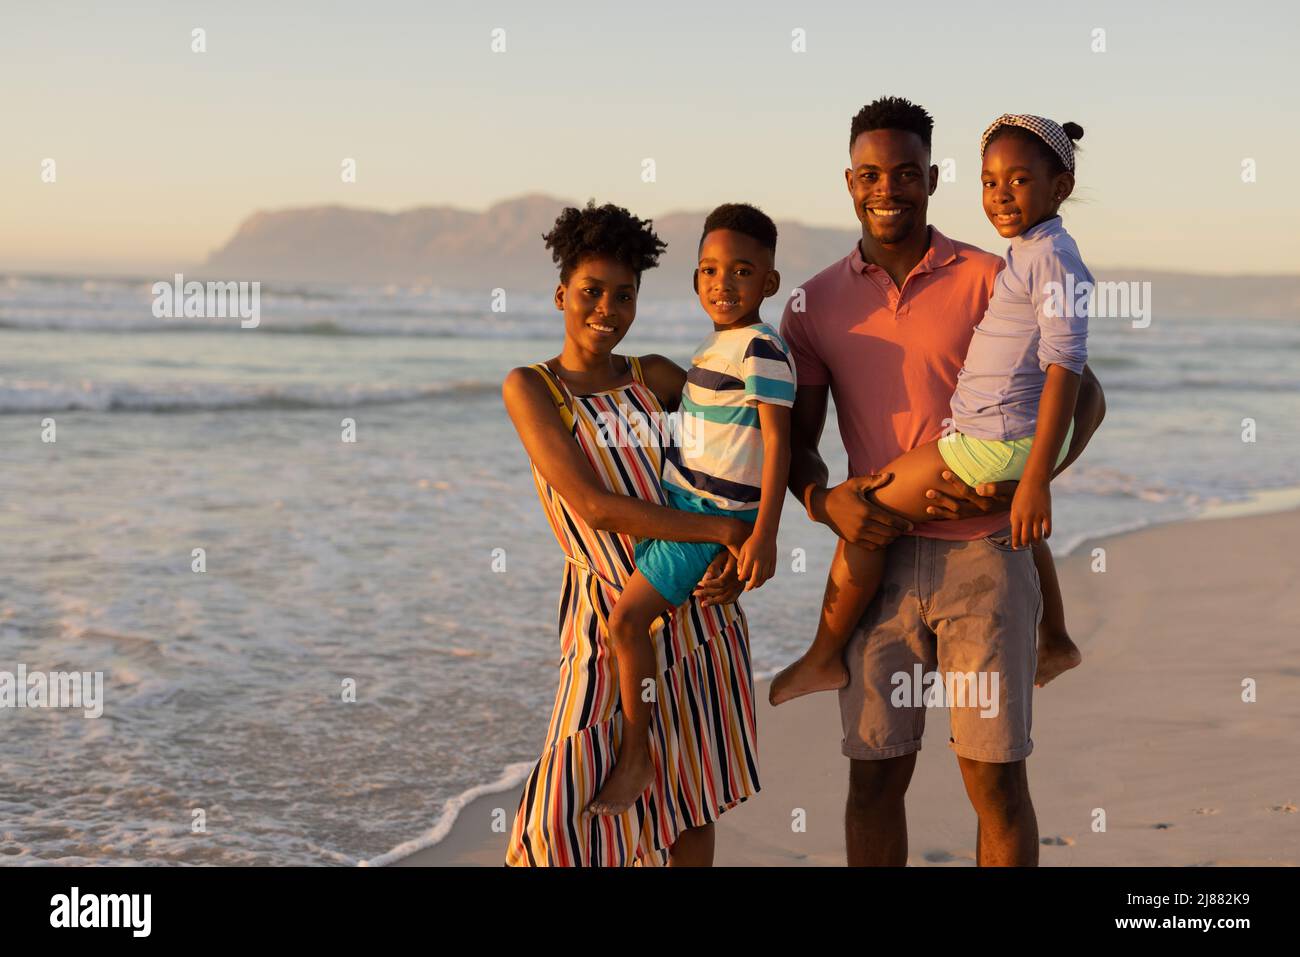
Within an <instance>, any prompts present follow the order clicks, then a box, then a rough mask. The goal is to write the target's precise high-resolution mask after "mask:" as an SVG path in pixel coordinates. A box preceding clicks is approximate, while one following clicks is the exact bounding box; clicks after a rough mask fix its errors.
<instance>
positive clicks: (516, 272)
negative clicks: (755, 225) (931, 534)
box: [201, 194, 1300, 319]
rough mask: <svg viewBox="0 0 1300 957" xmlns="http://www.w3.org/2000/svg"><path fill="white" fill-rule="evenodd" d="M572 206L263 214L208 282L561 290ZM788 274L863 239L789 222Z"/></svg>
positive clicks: (1185, 295)
mask: <svg viewBox="0 0 1300 957" xmlns="http://www.w3.org/2000/svg"><path fill="white" fill-rule="evenodd" d="M574 205H580V204H579V203H576V202H574V201H572V200H567V199H558V198H556V197H553V196H543V195H539V194H530V195H527V196H521V197H518V198H516V199H509V200H504V201H502V202H500V203H497V204H495V205H494V206H492V207H490V208H489V209H488V210H486V211H485V212H482V213H475V212H470V211H467V210H463V209H456V208H454V207H451V206H427V207H419V208H416V209H410V210H406V211H404V212H400V213H384V212H378V211H375V210H367V209H354V208H350V207H345V206H318V207H309V208H305V209H284V210H276V211H273V212H268V211H261V212H256V213H254V214H253V215H251V216H249V217H248V218H247V219H246V220H244V222H243V223H241V224H240V226H239V228H238V229H237V230H236V231H235V234H234V236H232V237H231V238H230V240H229V241H227V242H226V244H225V245H224V246H222V247H221V248H220V249H218V250H216V251H215V252H213V253H212V255H211V256H209V257H208V259H207V261H206V262H205V263H204V264H203V265H202V267H201V272H202V273H203V274H204V275H208V276H213V277H225V278H229V277H237V278H240V279H245V278H247V279H262V280H273V279H276V280H319V281H333V282H357V283H367V282H374V283H390V282H393V283H416V282H422V283H429V284H432V285H436V286H440V287H443V288H446V289H455V290H463V291H473V290H484V291H485V292H486V291H487V290H491V289H495V288H497V287H501V288H504V289H506V290H507V291H508V292H509V291H519V290H529V291H532V292H544V291H547V290H549V289H550V288H551V287H552V285H553V284H554V282H555V279H556V269H555V265H554V264H553V263H552V261H551V259H550V254H549V251H548V250H547V249H546V248H545V247H544V246H543V245H542V234H543V233H545V232H548V231H549V230H550V229H551V227H552V226H553V225H554V223H555V217H556V216H557V215H559V213H560V210H562V209H563V208H564V207H565V206H574ZM705 215H706V213H705V212H704V211H702V210H701V211H694V212H674V213H668V214H665V215H663V216H657V217H655V218H654V228H655V231H656V232H657V233H658V234H659V236H660V238H662V239H663V240H664V241H665V242H667V243H668V251H667V252H666V253H665V254H664V256H663V258H662V259H661V260H660V264H659V267H658V268H657V269H654V270H651V271H650V272H648V273H646V275H645V277H644V280H643V282H644V286H643V289H644V291H645V292H646V293H648V294H650V295H654V296H662V297H667V296H690V295H692V293H691V287H690V275H691V270H692V269H693V268H694V265H695V249H696V245H697V243H698V242H699V238H700V228H701V227H702V226H703V223H704V217H705ZM777 229H778V232H779V234H780V239H779V243H778V263H779V266H780V269H781V274H782V277H783V279H784V281H783V283H782V289H783V291H784V292H788V291H789V289H790V288H792V287H793V285H794V284H795V283H798V282H801V281H803V280H804V279H807V278H808V277H810V276H812V275H814V274H816V273H817V272H818V271H820V270H821V269H822V268H824V267H825V266H827V265H829V264H830V263H832V262H834V261H835V260H836V259H839V258H840V257H842V256H844V255H845V253H847V252H848V251H849V250H850V249H851V248H852V246H853V243H854V242H855V241H856V240H857V238H858V235H859V233H858V232H857V230H849V229H829V228H824V227H817V226H807V225H805V224H803V223H799V222H794V221H778V222H777ZM1093 272H1094V273H1095V274H1096V276H1097V278H1098V279H1099V280H1112V281H1136V282H1150V283H1151V284H1152V286H1151V288H1152V300H1153V303H1154V310H1155V314H1156V315H1157V316H1159V317H1162V318H1184V317H1201V318H1210V319H1213V318H1225V319H1232V318H1237V319H1250V318H1267V319H1279V318H1296V317H1300V275H1296V276H1291V275H1279V276H1208V275H1201V274H1195V273H1176V272H1155V271H1148V270H1143V269H1126V268H1105V267H1098V268H1095V269H1094V270H1093Z"/></svg>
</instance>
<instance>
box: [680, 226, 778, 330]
mask: <svg viewBox="0 0 1300 957" xmlns="http://www.w3.org/2000/svg"><path fill="white" fill-rule="evenodd" d="M774 259H775V257H774V256H773V255H772V251H771V250H770V249H767V248H766V247H764V246H763V244H762V243H760V242H759V241H758V240H757V239H754V238H753V237H752V236H746V235H745V234H744V233H738V232H735V231H734V230H731V229H715V230H712V231H711V232H709V233H708V234H706V235H705V237H704V242H703V243H701V244H700V262H699V265H698V266H697V267H696V269H695V278H694V284H695V291H696V292H697V293H699V296H700V305H701V306H703V307H704V311H705V312H707V313H708V314H709V318H710V319H712V320H713V328H714V329H719V330H720V329H727V328H732V327H739V326H749V325H753V324H754V323H755V322H758V307H759V306H760V305H762V303H763V300H764V299H766V298H767V297H768V296H771V295H774V294H775V293H776V291H777V289H778V288H780V286H781V275H780V273H778V272H777V271H776V270H775V269H774V268H773V265H774Z"/></svg>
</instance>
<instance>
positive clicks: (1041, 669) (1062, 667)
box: [1033, 541, 1083, 688]
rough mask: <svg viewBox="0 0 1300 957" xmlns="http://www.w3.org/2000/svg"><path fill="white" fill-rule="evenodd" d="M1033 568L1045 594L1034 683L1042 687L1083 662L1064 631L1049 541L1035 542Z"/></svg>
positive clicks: (1062, 604) (1059, 596)
mask: <svg viewBox="0 0 1300 957" xmlns="http://www.w3.org/2000/svg"><path fill="white" fill-rule="evenodd" d="M1033 552H1034V567H1035V568H1037V569H1038V585H1039V588H1040V590H1041V591H1042V593H1043V620H1042V623H1041V624H1039V626H1038V670H1037V671H1036V672H1035V674H1034V686H1035V687H1037V688H1041V687H1042V686H1043V685H1045V684H1047V682H1049V681H1051V680H1052V679H1053V678H1055V677H1056V676H1057V675H1059V674H1060V673H1061V672H1063V671H1069V670H1070V669H1071V668H1075V667H1077V666H1078V665H1079V663H1080V662H1082V661H1083V653H1082V652H1080V651H1079V647H1078V646H1077V645H1076V644H1075V643H1074V642H1073V641H1072V640H1071V639H1070V635H1069V632H1067V631H1066V630H1065V604H1064V603H1063V602H1062V600H1061V583H1060V582H1059V581H1057V578H1056V562H1054V561H1052V550H1051V549H1050V548H1048V547H1047V542H1043V541H1039V542H1035V543H1034V546H1033Z"/></svg>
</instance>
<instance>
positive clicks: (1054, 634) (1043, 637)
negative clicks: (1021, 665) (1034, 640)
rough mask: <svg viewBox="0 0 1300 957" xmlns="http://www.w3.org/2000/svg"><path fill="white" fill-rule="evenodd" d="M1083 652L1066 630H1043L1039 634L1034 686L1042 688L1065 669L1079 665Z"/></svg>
mask: <svg viewBox="0 0 1300 957" xmlns="http://www.w3.org/2000/svg"><path fill="white" fill-rule="evenodd" d="M1082 661H1083V652H1081V651H1080V650H1079V646H1078V645H1076V644H1075V643H1074V642H1073V641H1072V640H1071V639H1070V636H1069V635H1067V634H1066V633H1065V632H1064V631H1051V632H1049V631H1041V632H1039V635H1038V670H1037V671H1035V672H1034V687H1035V688H1041V687H1042V686H1043V685H1045V684H1047V682H1049V681H1051V680H1052V679H1053V678H1055V677H1056V676H1057V675H1059V674H1061V672H1063V671H1069V670H1070V669H1071V668H1077V667H1079V664H1080V663H1081V662H1082Z"/></svg>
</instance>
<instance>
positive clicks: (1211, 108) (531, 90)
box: [0, 0, 1300, 273]
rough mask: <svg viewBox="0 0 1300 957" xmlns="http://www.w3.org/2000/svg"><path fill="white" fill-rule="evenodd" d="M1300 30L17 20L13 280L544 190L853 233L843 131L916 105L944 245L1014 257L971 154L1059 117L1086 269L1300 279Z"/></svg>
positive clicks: (562, 9)
mask: <svg viewBox="0 0 1300 957" xmlns="http://www.w3.org/2000/svg"><path fill="white" fill-rule="evenodd" d="M1296 11H1297V7H1296V6H1295V5H1294V4H1292V3H1290V2H1285V3H1284V2H1281V0H1277V2H1272V3H1252V2H1249V0H1237V2H1233V3H1223V2H1221V0H1220V2H1150V0H1148V2H1136V0H1127V2H1120V3H1111V2H1102V3H1058V2H1049V0H1034V2H1027V3H1023V4H976V3H971V2H968V0H967V2H952V0H939V2H930V3H926V4H921V3H899V4H878V3H845V2H843V0H840V2H835V3H825V4H821V3H813V2H802V3H771V2H750V3H730V2H693V3H679V2H672V0H655V2H651V3H644V4H636V3H609V4H605V3H552V2H545V3H539V2H535V0H534V2H499V3H491V2H479V0H475V2H461V3H452V2H448V0H434V2H432V3H430V2H400V3H399V2H390V3H385V2H382V0H368V2H347V3H341V2H321V0H313V2H276V3H269V2H222V3H210V4H203V3H188V2H176V0H171V2H157V3H146V2H131V3H125V4H120V5H118V4H92V3H76V4H74V3H59V2H26V0H3V4H2V5H0V109H2V110H3V138H0V144H2V145H0V183H2V184H3V194H2V199H3V217H4V218H3V222H4V228H3V229H2V230H0V270H6V269H8V270H13V269H33V268H36V269H46V268H53V269H60V270H64V269H90V268H103V269H108V270H117V269H121V270H136V269H139V270H145V271H147V270H151V269H157V268H160V267H163V266H168V265H171V264H179V263H182V262H194V261H198V260H201V259H202V258H203V257H204V256H206V255H207V253H208V252H209V251H210V250H211V249H213V248H215V247H217V246H219V245H221V244H222V243H223V242H224V241H225V240H226V239H227V238H228V237H229V236H230V235H231V233H232V232H233V231H234V229H235V228H236V226H237V225H238V224H239V222H240V221H241V220H242V219H243V218H244V217H245V216H246V215H248V214H249V213H251V212H253V211H254V210H257V209H267V208H284V207H291V206H304V205H316V204H328V203H341V204H346V205H353V206H364V207H371V208H378V209H384V210H390V211H393V210H399V209H404V208H409V207H412V206H422V205H441V204H452V205H456V206H460V207H463V208H467V209H483V208H486V207H487V206H488V205H490V204H491V203H493V202H495V201H497V200H500V199H505V198H510V197H513V196H518V195H520V194H523V193H529V192H545V193H549V194H552V195H556V196H562V197H569V198H574V199H585V198H586V197H588V196H593V197H595V198H597V200H598V201H601V202H604V201H614V202H618V203H620V204H622V205H626V206H628V207H629V208H630V209H632V210H633V212H635V213H637V214H638V215H641V216H654V215H657V214H660V213H664V212H668V211H671V210H677V209H707V208H709V207H712V206H713V205H716V204H717V203H720V202H725V201H737V200H739V201H748V202H754V203H757V204H759V205H761V206H762V207H763V208H764V209H766V210H767V211H768V212H769V213H770V214H772V215H773V216H774V217H775V218H777V219H786V218H794V219H800V220H803V221H805V222H809V223H813V224H818V225H832V226H840V227H843V228H849V229H856V228H857V223H856V219H855V218H854V216H853V210H852V207H851V204H850V203H849V202H848V200H847V197H846V193H845V189H844V182H843V173H842V171H843V169H844V167H845V165H846V163H847V154H848V129H849V122H850V120H851V118H852V116H853V114H854V113H855V112H856V111H857V110H858V109H859V108H860V107H861V106H862V105H863V104H864V103H866V102H868V101H869V100H871V99H873V98H875V97H876V96H879V95H882V94H896V95H901V96H906V97H908V98H910V99H913V100H915V101H916V102H919V103H921V104H922V105H924V106H925V107H926V108H927V109H929V110H930V112H931V113H932V114H934V116H935V119H936V129H935V143H934V156H935V159H936V161H938V160H942V159H945V158H951V159H953V160H955V169H956V180H955V181H954V182H945V183H941V184H940V187H939V192H938V194H936V196H935V197H934V198H933V199H932V200H931V217H930V218H931V222H933V223H935V224H936V225H938V226H939V227H940V228H941V229H943V230H944V231H945V232H947V233H948V234H949V235H952V236H955V237H957V238H961V239H964V240H967V241H970V242H974V243H977V244H979V245H983V246H985V247H986V248H990V249H999V250H1000V248H1001V247H1002V245H1003V244H1002V242H1001V241H1000V240H998V239H997V237H996V235H995V233H994V232H993V230H992V228H991V227H990V226H989V225H988V223H987V221H985V220H984V218H983V214H982V213H981V211H980V208H979V179H978V173H979V168H978V142H979V134H980V132H981V131H982V129H983V128H984V126H985V125H986V124H987V123H988V122H989V121H990V120H992V119H993V118H994V117H995V116H997V115H998V114H999V113H1002V112H1028V113H1040V114H1043V115H1047V116H1051V117H1053V118H1054V119H1057V120H1058V121H1065V120H1074V121H1076V122H1078V123H1080V124H1081V125H1082V126H1083V127H1084V128H1085V130H1086V135H1085V137H1084V140H1083V142H1082V146H1083V148H1084V150H1085V152H1084V153H1083V154H1082V155H1081V158H1080V165H1079V182H1080V188H1079V189H1078V191H1077V193H1076V195H1077V196H1079V197H1080V198H1081V201H1080V202H1078V203H1075V204H1073V205H1072V206H1070V207H1067V210H1066V216H1067V223H1068V224H1069V226H1070V229H1071V231H1072V232H1073V233H1074V235H1075V236H1076V238H1077V239H1078V240H1079V243H1080V246H1081V247H1082V249H1083V251H1084V254H1085V255H1086V256H1087V257H1088V259H1089V261H1090V262H1094V263H1097V264H1103V265H1125V266H1145V267H1150V268H1172V269H1186V270H1192V271H1202V272H1224V273H1228V272H1247V273H1268V272H1287V273H1294V272H1300V239H1297V236H1298V234H1300V231H1298V230H1297V223H1296V217H1297V215H1298V214H1300V178H1297V176H1296V175H1295V173H1294V172H1293V169H1294V168H1293V167H1290V166H1288V165H1287V164H1288V163H1293V162H1295V161H1296V157H1297V155H1300V130H1298V129H1297V125H1298V123H1300V65H1298V64H1300V54H1298V53H1297V51H1296V49H1295V44H1296V42H1297V37H1300V14H1298V13H1297V12H1296ZM196 27H201V28H203V29H204V30H206V42H207V52H205V53H195V52H192V51H191V31H192V30H193V29H194V28H196ZM498 27H499V28H502V29H504V31H505V41H506V51H505V52H504V53H493V52H492V50H491V42H492V30H493V29H494V28H498ZM1097 28H1100V29H1103V30H1104V31H1105V46H1106V49H1105V52H1093V50H1092V47H1093V45H1094V42H1095V41H1094V34H1093V31H1094V30H1095V29H1097ZM795 30H803V31H805V35H806V52H801V53H796V52H794V51H793V50H792V48H791V47H792V42H793V41H792V32H793V31H795ZM346 157H351V158H355V159H356V162H357V181H356V182H355V183H344V182H342V180H341V177H340V170H341V163H342V161H343V159H344V158H346ZM645 158H653V159H654V161H655V166H656V181H655V182H653V183H646V182H643V181H642V177H641V170H642V161H643V160H644V159H645ZM1248 158H1249V159H1253V160H1254V161H1255V162H1256V164H1257V181H1256V182H1254V183H1243V182H1242V175H1241V170H1242V162H1243V160H1245V159H1248ZM46 159H53V160H54V161H55V164H56V165H55V172H56V175H57V179H56V181H55V182H53V183H46V182H42V178H41V176H42V163H43V161H44V160H46Z"/></svg>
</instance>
